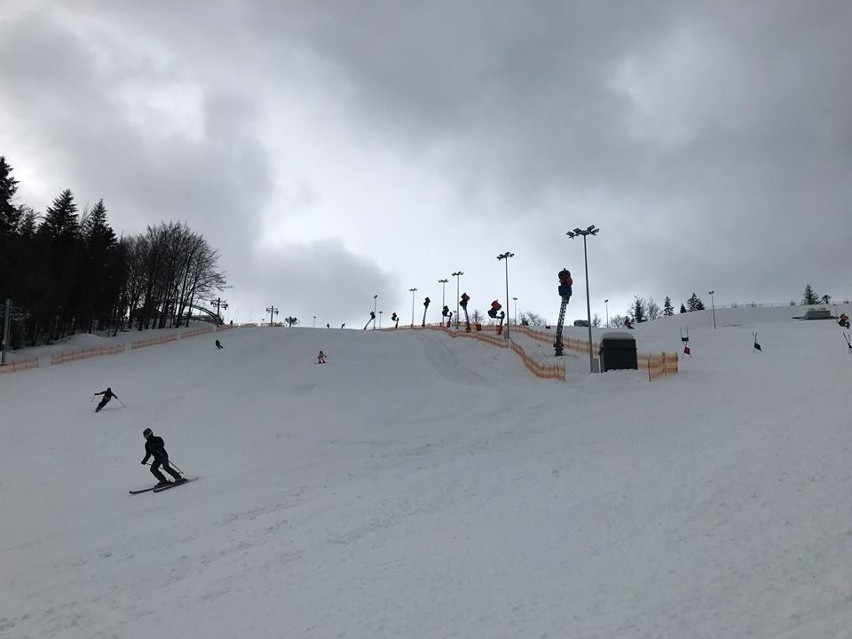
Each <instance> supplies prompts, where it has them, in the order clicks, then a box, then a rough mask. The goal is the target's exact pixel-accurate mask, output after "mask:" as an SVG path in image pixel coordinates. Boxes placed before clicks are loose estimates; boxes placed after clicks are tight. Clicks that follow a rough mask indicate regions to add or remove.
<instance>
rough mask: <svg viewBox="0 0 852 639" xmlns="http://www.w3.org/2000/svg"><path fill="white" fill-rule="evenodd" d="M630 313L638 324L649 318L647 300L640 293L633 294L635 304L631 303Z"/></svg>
mask: <svg viewBox="0 0 852 639" xmlns="http://www.w3.org/2000/svg"><path fill="white" fill-rule="evenodd" d="M630 315H631V316H632V317H633V321H634V322H635V323H636V324H639V323H640V322H646V321H647V320H648V314H647V309H646V303H645V300H644V299H643V298H641V297H639V296H638V295H634V296H633V304H631V305H630Z"/></svg>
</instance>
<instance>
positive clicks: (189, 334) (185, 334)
mask: <svg viewBox="0 0 852 639" xmlns="http://www.w3.org/2000/svg"><path fill="white" fill-rule="evenodd" d="M214 332H216V329H215V328H213V327H212V326H207V327H205V328H193V329H192V330H189V331H184V332H183V333H181V334H180V338H181V339H184V338H185V337H195V336H196V335H204V334H205V333H214Z"/></svg>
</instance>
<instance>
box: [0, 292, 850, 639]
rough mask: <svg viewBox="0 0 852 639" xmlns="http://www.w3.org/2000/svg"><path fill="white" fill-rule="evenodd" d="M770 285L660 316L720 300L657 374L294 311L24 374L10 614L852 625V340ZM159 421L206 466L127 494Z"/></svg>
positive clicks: (294, 631) (333, 621)
mask: <svg viewBox="0 0 852 639" xmlns="http://www.w3.org/2000/svg"><path fill="white" fill-rule="evenodd" d="M763 310H765V309H733V310H730V309H729V311H730V313H731V315H730V316H727V317H726V319H725V322H724V325H723V324H722V322H720V321H719V311H718V310H717V326H718V329H717V330H715V331H714V330H712V328H711V326H712V324H709V325H708V324H707V323H706V321H705V320H706V316H707V315H708V314H709V311H705V312H704V313H702V314H689V315H690V316H691V317H688V318H687V317H678V316H675V317H674V318H670V319H668V320H661V321H659V322H652V323H649V324H645V325H640V326H639V327H637V330H636V331H635V335H636V337H637V341H638V343H639V348H640V350H641V351H651V350H654V351H658V350H670V351H674V350H679V349H680V334H679V329H680V328H681V327H682V325H683V323H684V321H685V320H686V319H689V321H690V322H695V323H696V325H695V326H689V328H690V338H691V342H690V343H691V346H692V348H693V354H694V357H693V358H692V359H689V358H687V359H686V360H683V361H681V365H680V368H681V372H680V373H679V374H678V375H677V376H675V377H671V378H666V379H664V380H661V381H657V382H654V383H649V382H648V381H647V377H646V375H645V374H643V373H641V372H631V371H620V372H612V373H607V374H605V375H594V376H592V375H588V374H587V373H585V372H583V371H585V370H587V368H586V367H587V364H588V359H587V358H584V355H583V354H582V353H581V354H571V357H572V358H573V360H572V362H574V363H573V364H572V368H571V369H570V370H571V373H569V378H568V381H567V382H565V383H558V382H553V381H540V380H536V379H535V378H534V377H532V375H530V374H529V373H528V372H527V371H526V369H525V368H524V367H523V365H522V364H521V363H520V360H519V359H518V358H517V357H516V356H515V355H514V354H513V353H512V352H511V351H510V350H503V349H495V348H493V347H490V346H488V345H485V344H481V343H479V342H477V341H474V340H467V339H451V338H449V337H447V336H445V335H442V334H441V333H439V332H437V331H397V332H384V331H382V332H380V331H340V330H325V329H316V330H312V329H295V328H294V329H270V328H243V329H235V330H232V331H228V332H227V333H224V334H223V335H222V340H223V342H224V344H225V347H226V348H225V349H224V350H221V351H217V350H216V349H215V348H213V337H212V336H201V337H197V338H192V339H185V340H178V341H176V342H172V343H169V344H165V345H161V346H153V347H149V348H145V349H140V350H133V351H128V352H125V353H122V354H119V355H115V356H110V357H103V358H98V359H91V360H87V361H83V362H76V363H69V364H64V365H61V366H54V367H47V368H40V369H37V370H34V371H29V372H25V373H18V374H12V375H4V376H0V406H2V433H3V442H4V443H3V446H2V447H0V497H2V502H0V503H2V505H3V510H4V516H3V517H2V519H0V574H2V575H3V580H2V585H0V637H3V638H6V637H9V638H12V637H15V638H16V639H17V638H27V637H32V638H35V637H38V638H43V637H93V638H94V637H104V638H106V637H122V638H125V637H127V638H135V637H143V636H150V635H152V634H169V635H175V636H178V635H179V636H185V637H236V636H240V637H322V638H325V637H359V638H360V637H364V638H366V637H430V638H431V637H521V636H523V637H533V636H535V637H539V636H551V637H584V638H587V637H617V636H618V637H723V636H724V637H749V636H752V637H817V636H844V633H845V632H847V629H848V628H849V627H850V624H852V609H850V607H849V605H848V601H849V597H850V595H852V593H850V586H849V581H848V574H849V565H850V563H852V551H850V544H849V539H850V535H852V522H850V518H852V508H850V505H849V498H848V495H849V494H850V493H852V490H850V489H852V481H850V477H852V473H850V471H849V470H848V468H849V465H850V462H849V458H850V454H849V449H850V445H852V433H850V421H852V420H850V415H852V393H850V390H849V385H848V381H847V380H848V377H849V372H850V366H852V356H850V355H849V354H848V353H847V352H846V351H847V349H846V345H845V342H844V341H843V338H842V331H841V329H840V328H839V327H838V326H837V325H836V324H835V323H833V322H798V321H794V320H790V319H788V318H785V317H776V318H767V317H766V315H765V314H763V313H762V311H763ZM794 310H796V309H794ZM758 311H760V312H758ZM735 312H736V316H734V313H735ZM779 312H780V311H779ZM699 316H705V317H704V319H701V318H700V317H699ZM699 320H700V321H699ZM571 330H573V331H578V333H577V335H574V336H575V337H581V338H582V337H583V336H584V332H585V329H571ZM755 331H756V332H758V335H759V336H760V340H761V344H762V346H763V349H764V350H763V352H762V353H753V352H752V333H753V332H755ZM596 334H598V332H596ZM519 339H520V337H519ZM524 346H525V348H526V347H527V344H526V343H524ZM320 349H322V350H324V351H325V353H326V354H327V355H328V357H329V363H328V364H326V365H317V364H315V363H314V362H315V361H316V358H315V356H316V353H317V352H318V351H319V350H320ZM542 355H543V356H544V355H545V353H544V352H542ZM574 364H576V366H574ZM107 385H110V386H112V388H113V390H114V391H115V392H116V393H117V394H118V396H119V397H120V398H121V400H122V401H123V403H124V404H125V405H126V408H124V407H122V406H121V405H120V404H119V403H117V402H115V401H113V402H112V403H111V404H109V405H108V407H107V408H106V409H105V410H104V411H102V412H101V413H100V414H97V415H95V414H93V412H92V411H93V408H94V404H91V403H89V398H90V397H91V393H93V392H94V391H96V390H102V389H103V388H105V387H106V386H107ZM146 426H150V427H151V428H153V430H154V432H155V433H157V434H160V435H162V436H163V437H164V438H165V441H166V445H167V447H168V449H169V452H170V453H171V456H172V459H173V461H174V462H175V463H176V464H177V465H178V466H179V467H181V468H182V469H183V470H184V471H185V472H186V473H187V474H188V475H192V476H198V477H199V480H198V481H197V482H194V483H192V484H189V485H187V486H184V487H179V488H176V489H174V490H170V491H168V492H165V493H161V494H150V493H148V494H143V495H137V496H129V495H128V493H127V491H128V489H131V488H139V487H143V486H146V485H149V484H151V483H153V478H152V476H151V475H150V473H148V472H147V469H146V468H144V467H142V466H141V465H140V464H139V461H140V460H141V459H142V457H143V455H144V450H143V443H144V440H143V438H142V435H141V431H142V429H143V428H145V427H146Z"/></svg>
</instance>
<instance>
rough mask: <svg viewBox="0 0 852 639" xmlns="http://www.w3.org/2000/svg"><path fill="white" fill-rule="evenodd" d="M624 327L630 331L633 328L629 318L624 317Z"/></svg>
mask: <svg viewBox="0 0 852 639" xmlns="http://www.w3.org/2000/svg"><path fill="white" fill-rule="evenodd" d="M624 326H625V327H626V328H629V329H632V328H633V323H632V322H631V321H630V318H629V317H625V318H624Z"/></svg>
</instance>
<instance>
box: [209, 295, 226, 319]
mask: <svg viewBox="0 0 852 639" xmlns="http://www.w3.org/2000/svg"><path fill="white" fill-rule="evenodd" d="M210 303H211V304H215V305H216V319H218V320H219V323H220V324H224V323H225V320H224V319H222V316H221V315H219V309H220V308H224V309H225V310H226V311H227V310H228V302H227V301H226V300H223V299H222V298H221V297H217V298H216V299H215V300H213V301H211V302H210Z"/></svg>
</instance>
